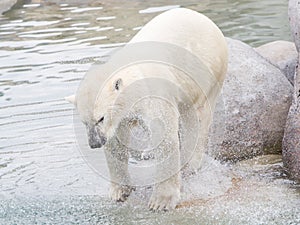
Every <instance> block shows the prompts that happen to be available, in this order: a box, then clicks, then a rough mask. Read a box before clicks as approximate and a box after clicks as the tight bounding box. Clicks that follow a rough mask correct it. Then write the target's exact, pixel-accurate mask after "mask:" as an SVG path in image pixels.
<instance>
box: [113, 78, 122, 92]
mask: <svg viewBox="0 0 300 225" xmlns="http://www.w3.org/2000/svg"><path fill="white" fill-rule="evenodd" d="M122 85H123V81H122V79H121V78H120V79H118V80H116V81H115V83H114V88H115V90H117V91H118V90H120V88H121V87H122Z"/></svg>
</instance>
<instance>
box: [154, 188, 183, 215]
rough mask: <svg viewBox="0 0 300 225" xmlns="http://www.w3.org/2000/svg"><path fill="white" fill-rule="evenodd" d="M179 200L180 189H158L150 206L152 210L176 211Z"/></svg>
mask: <svg viewBox="0 0 300 225" xmlns="http://www.w3.org/2000/svg"><path fill="white" fill-rule="evenodd" d="M179 200H180V189H179V188H177V187H172V188H170V189H165V188H158V189H157V190H154V191H153V193H152V196H151V198H150V201H149V204H148V206H149V208H150V209H151V210H171V209H175V207H176V205H177V203H178V202H179Z"/></svg>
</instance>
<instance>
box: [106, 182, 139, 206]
mask: <svg viewBox="0 0 300 225" xmlns="http://www.w3.org/2000/svg"><path fill="white" fill-rule="evenodd" d="M133 190H134V188H132V187H130V186H128V185H118V184H112V185H111V187H110V192H109V197H110V198H111V199H112V200H114V201H117V202H124V201H126V199H127V198H128V197H129V195H130V193H131V192H132V191H133Z"/></svg>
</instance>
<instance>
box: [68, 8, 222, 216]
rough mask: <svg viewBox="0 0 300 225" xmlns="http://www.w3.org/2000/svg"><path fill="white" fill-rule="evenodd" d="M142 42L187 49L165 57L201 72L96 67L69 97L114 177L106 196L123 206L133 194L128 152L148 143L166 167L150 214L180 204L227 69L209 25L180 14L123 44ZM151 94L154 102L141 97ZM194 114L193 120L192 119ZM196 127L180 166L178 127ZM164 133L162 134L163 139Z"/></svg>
mask: <svg viewBox="0 0 300 225" xmlns="http://www.w3.org/2000/svg"><path fill="white" fill-rule="evenodd" d="M145 42H155V43H162V44H165V45H171V46H174V48H173V49H176V48H180V49H184V51H186V52H187V54H185V53H183V52H182V51H181V52H177V51H176V50H174V51H173V50H170V49H169V50H167V52H168V53H167V54H168V57H167V58H172V59H173V58H175V62H179V63H182V62H183V63H182V64H181V65H187V67H190V65H189V61H190V58H189V57H187V55H188V54H191V55H193V56H194V57H195V58H197V59H198V60H199V61H200V62H201V63H200V64H201V66H202V67H203V68H202V69H201V70H199V71H200V72H199V73H193V72H192V73H190V74H189V75H186V71H183V70H182V69H181V68H178V67H176V65H171V64H165V63H157V62H154V61H147V60H146V61H142V62H139V63H133V64H130V65H129V66H125V67H122V68H121V69H119V70H117V71H114V73H113V75H108V74H107V73H106V72H107V71H105V70H102V68H100V66H93V67H92V68H91V70H90V71H89V72H88V73H87V75H86V77H85V78H84V80H83V81H82V82H81V84H80V86H79V88H78V91H77V93H76V96H70V97H67V98H66V99H67V100H68V101H70V102H72V103H74V104H75V106H76V108H77V110H78V113H79V115H80V118H81V120H82V122H83V123H84V124H85V125H86V128H87V132H88V138H89V145H90V147H91V148H100V147H102V146H104V150H105V155H106V160H107V164H108V167H109V172H110V176H111V187H110V197H111V198H112V199H113V200H116V201H125V200H126V198H127V197H128V196H129V194H130V193H131V191H132V186H131V181H130V176H129V172H128V158H129V154H130V153H129V152H130V150H131V149H134V148H140V149H142V150H145V149H148V147H149V145H150V146H151V149H152V150H153V152H154V155H155V156H154V158H155V159H157V160H161V161H160V162H163V163H157V165H156V175H155V181H156V182H155V184H154V189H153V193H152V195H151V197H150V200H149V208H150V209H153V210H169V209H173V208H175V207H176V205H177V203H178V202H179V200H180V189H181V175H180V170H181V169H182V168H183V166H186V167H189V168H191V169H192V170H197V169H199V168H200V166H201V159H202V154H203V152H204V151H205V147H206V141H207V135H208V130H209V126H210V123H211V120H212V112H213V110H214V107H215V103H216V98H217V96H218V94H219V93H220V89H221V87H222V84H223V81H224V78H225V74H226V70H227V63H228V52H227V45H226V41H225V38H224V36H223V34H222V32H221V31H220V30H219V28H218V27H217V26H216V25H215V24H214V23H213V22H212V21H211V20H210V19H209V18H207V17H206V16H204V15H202V14H200V13H198V12H195V11H193V10H190V9H184V8H178V9H172V10H169V11H166V12H164V13H162V14H160V15H158V16H156V17H155V18H154V19H152V20H151V21H150V22H149V23H147V24H146V25H145V26H144V27H143V28H142V29H141V30H140V31H139V32H138V33H137V34H136V35H135V36H134V37H133V38H132V40H131V41H130V42H129V43H128V44H127V46H128V45H131V44H133V45H134V44H138V43H145ZM141 46H142V45H141ZM153 48H154V50H153V51H157V53H158V55H159V54H160V49H158V48H155V44H154V47H153ZM124 49H126V46H125V47H124ZM148 50H149V49H148ZM150 50H151V49H150ZM150 50H149V51H150ZM121 51H122V50H121ZM125 52H126V51H125ZM146 54H147V51H146ZM178 60H179V61H178ZM200 64H197V63H196V65H200ZM193 65H195V64H193ZM186 69H187V70H189V68H186ZM193 71H197V69H196V70H193ZM149 93H150V95H151V96H152V97H151V98H149V97H147V98H145V96H149ZM153 93H154V94H153ZM185 105H189V107H185ZM186 111H189V112H188V113H187V112H186ZM193 113H195V114H196V117H195V118H196V120H195V121H191V119H190V118H192V116H191V115H192V114H193ZM194 124H198V125H197V126H196V129H197V132H196V133H197V140H196V144H195V148H194V150H193V151H192V153H191V154H190V156H191V157H188V158H189V160H188V161H185V162H184V163H183V164H184V165H182V158H184V154H185V153H184V151H185V149H184V146H185V145H184V144H183V143H184V142H189V141H184V139H185V137H184V135H183V137H181V136H180V129H181V126H182V127H185V129H186V130H189V127H190V126H191V127H192V126H193V125H194ZM162 131H163V132H164V134H160V132H162ZM137 136H138V137H139V138H136V137H137ZM186 136H191V135H186ZM141 137H142V138H141ZM186 138H187V139H188V138H189V137H186ZM188 140H189V139H188ZM148 142H151V143H150V144H149V143H148ZM137 146H138V147H137ZM162 159H163V160H162ZM186 162H187V163H186Z"/></svg>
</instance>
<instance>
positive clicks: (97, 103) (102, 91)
mask: <svg viewBox="0 0 300 225" xmlns="http://www.w3.org/2000/svg"><path fill="white" fill-rule="evenodd" d="M91 77H93V76H90V77H89V79H87V78H85V79H84V80H83V82H82V83H81V84H80V86H79V88H78V90H77V92H76V96H75V95H72V96H69V97H66V98H65V99H66V100H67V101H68V102H70V103H72V104H74V105H75V107H76V109H77V112H78V114H79V117H80V120H81V121H82V123H83V124H84V125H85V127H86V130H87V136H88V143H89V146H90V147H91V148H101V147H102V146H103V145H104V144H105V143H106V141H107V140H108V139H109V138H111V137H113V135H114V134H115V130H116V128H117V126H118V124H119V123H120V119H118V118H120V110H121V109H122V103H121V102H122V101H117V99H118V96H119V94H120V92H121V89H122V86H123V80H122V79H121V78H111V79H107V80H106V81H102V82H101V83H102V85H101V83H100V84H99V82H96V81H95V79H94V78H93V79H90V78H91Z"/></svg>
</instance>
